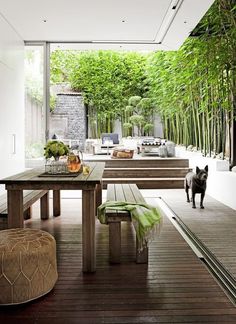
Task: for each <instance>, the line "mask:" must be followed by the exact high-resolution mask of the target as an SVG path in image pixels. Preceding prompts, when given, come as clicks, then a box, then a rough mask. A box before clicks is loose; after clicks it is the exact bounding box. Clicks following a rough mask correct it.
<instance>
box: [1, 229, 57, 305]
mask: <svg viewBox="0 0 236 324" xmlns="http://www.w3.org/2000/svg"><path fill="white" fill-rule="evenodd" d="M57 278H58V274H57V263H56V242H55V239H54V238H53V237H52V235H50V234H49V233H47V232H44V231H41V230H38V229H30V228H29V229H27V228H25V229H24V228H16V229H8V230H3V231H0V305H11V304H20V303H25V302H28V301H30V300H33V299H35V298H38V297H40V296H43V295H45V294H47V293H48V292H49V291H50V290H51V289H52V288H53V287H54V285H55V283H56V281H57Z"/></svg>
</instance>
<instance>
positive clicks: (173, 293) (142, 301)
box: [0, 199, 236, 324]
mask: <svg viewBox="0 0 236 324" xmlns="http://www.w3.org/2000/svg"><path fill="white" fill-rule="evenodd" d="M77 209H79V213H78V211H76V210H77ZM77 213H78V214H77ZM35 217H36V218H35ZM27 226H29V227H34V228H42V229H44V230H47V231H49V232H50V233H52V235H54V236H55V238H56V240H57V254H58V272H59V280H58V282H57V284H56V286H55V288H54V290H53V291H52V292H50V293H49V294H48V295H47V296H44V297H42V298H40V299H38V300H36V301H34V302H31V303H28V304H26V305H21V306H15V307H1V308H0V323H1V324H3V323H4V324H5V323H6V324H11V323H18V324H19V323H24V324H28V323H51V324H54V323H57V324H61V323H68V324H70V323H85V324H86V323H92V324H96V323H230V322H231V323H236V308H235V307H234V305H233V304H232V303H231V302H230V300H229V299H228V298H227V296H226V295H225V293H224V292H223V290H222V289H221V288H220V287H219V286H218V284H217V283H216V281H215V279H214V278H213V277H212V276H211V274H210V273H209V272H208V270H207V268H206V267H205V265H204V264H203V263H202V262H201V261H200V260H199V259H198V258H197V257H196V255H195V254H194V253H193V252H192V250H191V249H190V247H189V246H188V245H187V243H186V242H185V241H184V240H183V238H182V237H181V236H180V234H179V233H178V232H177V230H176V229H175V228H174V226H173V225H172V224H171V223H170V221H169V220H168V219H167V218H165V220H164V226H163V230H162V233H161V235H160V237H159V238H157V239H156V240H155V241H154V242H153V243H152V244H151V246H150V256H149V265H148V266H147V265H142V264H141V265H137V264H135V262H134V260H135V247H134V240H135V236H134V233H133V231H132V228H131V227H130V225H129V224H126V223H125V224H123V225H122V263H121V264H120V265H109V261H108V228H107V226H106V225H100V224H99V223H97V227H96V229H97V236H96V237H97V272H96V273H95V274H87V275H85V274H83V273H82V268H81V251H82V249H81V206H80V205H79V201H78V200H76V199H63V200H62V216H61V217H58V218H55V219H53V218H52V217H51V218H50V219H49V220H47V221H40V220H39V215H38V210H34V219H33V220H32V221H27Z"/></svg>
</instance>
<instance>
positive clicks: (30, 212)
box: [24, 206, 32, 220]
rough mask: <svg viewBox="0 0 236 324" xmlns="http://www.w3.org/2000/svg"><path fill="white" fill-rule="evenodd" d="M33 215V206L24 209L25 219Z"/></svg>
mask: <svg viewBox="0 0 236 324" xmlns="http://www.w3.org/2000/svg"><path fill="white" fill-rule="evenodd" d="M31 217H32V207H31V206H30V207H29V208H28V209H26V210H25V211H24V220H27V219H30V218H31Z"/></svg>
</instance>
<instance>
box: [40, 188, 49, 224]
mask: <svg viewBox="0 0 236 324" xmlns="http://www.w3.org/2000/svg"><path fill="white" fill-rule="evenodd" d="M40 214H41V219H48V218H49V191H48V192H47V193H46V194H45V195H44V196H43V197H41V198H40Z"/></svg>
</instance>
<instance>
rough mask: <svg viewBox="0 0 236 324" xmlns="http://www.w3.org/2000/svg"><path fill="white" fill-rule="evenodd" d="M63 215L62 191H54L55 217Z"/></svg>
mask: <svg viewBox="0 0 236 324" xmlns="http://www.w3.org/2000/svg"><path fill="white" fill-rule="evenodd" d="M60 215H61V192H60V190H53V216H54V217H57V216H60Z"/></svg>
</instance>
